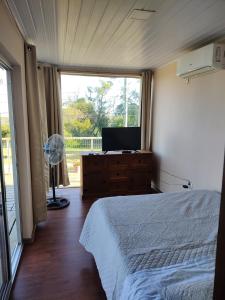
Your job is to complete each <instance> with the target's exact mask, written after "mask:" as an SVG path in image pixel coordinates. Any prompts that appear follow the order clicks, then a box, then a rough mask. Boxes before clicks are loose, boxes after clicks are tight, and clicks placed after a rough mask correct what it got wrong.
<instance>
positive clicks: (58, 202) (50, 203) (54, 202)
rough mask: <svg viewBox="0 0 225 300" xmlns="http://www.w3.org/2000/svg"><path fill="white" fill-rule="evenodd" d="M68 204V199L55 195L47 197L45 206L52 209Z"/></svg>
mask: <svg viewBox="0 0 225 300" xmlns="http://www.w3.org/2000/svg"><path fill="white" fill-rule="evenodd" d="M69 204H70V201H69V200H68V199H65V198H61V197H56V198H55V199H54V198H48V199H47V208H48V210H54V209H62V208H65V207H67V206H68V205H69Z"/></svg>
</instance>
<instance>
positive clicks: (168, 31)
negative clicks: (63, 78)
mask: <svg viewBox="0 0 225 300" xmlns="http://www.w3.org/2000/svg"><path fill="white" fill-rule="evenodd" d="M7 2H8V5H9V7H10V9H11V11H12V13H13V15H14V17H15V18H16V20H17V23H18V25H19V27H20V30H21V31H22V33H23V35H24V36H25V38H26V40H27V41H28V42H30V43H33V44H35V45H36V47H37V55H38V59H39V61H43V62H49V63H54V64H57V65H65V66H86V67H92V66H93V67H110V68H120V69H121V68H126V69H137V70H138V69H147V68H157V67H160V66H162V65H164V64H166V63H168V62H170V61H172V60H174V59H176V58H177V57H179V56H180V55H181V53H182V52H184V51H186V50H189V49H192V48H196V47H197V46H200V45H203V44H206V43H207V42H211V41H214V40H215V39H218V38H221V37H224V36H225V17H224V16H225V1H224V0H7ZM132 9H151V10H156V13H154V14H153V15H152V16H151V17H150V18H149V19H148V20H147V21H137V20H132V19H128V18H127V16H128V14H129V13H130V12H131V10H132Z"/></svg>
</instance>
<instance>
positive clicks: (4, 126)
mask: <svg viewBox="0 0 225 300" xmlns="http://www.w3.org/2000/svg"><path fill="white" fill-rule="evenodd" d="M1 132H2V137H3V138H7V137H10V127H9V124H7V123H4V124H2V126H1Z"/></svg>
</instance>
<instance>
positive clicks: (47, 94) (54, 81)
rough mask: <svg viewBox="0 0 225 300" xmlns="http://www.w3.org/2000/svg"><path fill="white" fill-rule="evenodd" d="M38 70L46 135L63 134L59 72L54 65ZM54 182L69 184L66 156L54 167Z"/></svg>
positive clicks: (41, 66) (40, 66)
mask: <svg viewBox="0 0 225 300" xmlns="http://www.w3.org/2000/svg"><path fill="white" fill-rule="evenodd" d="M38 72H39V82H40V84H39V86H40V87H41V86H42V95H43V97H44V98H45V105H46V106H45V107H46V113H47V127H48V136H49V137H50V136H51V135H52V134H56V133H57V134H61V135H63V125H62V100H61V85H60V73H59V72H58V71H57V68H56V67H55V66H44V65H39V71H38ZM55 182H56V185H57V186H59V185H63V186H67V185H69V184H70V182H69V177H68V171H67V166H66V158H64V160H63V161H62V162H61V163H60V164H59V165H58V166H57V167H56V168H55Z"/></svg>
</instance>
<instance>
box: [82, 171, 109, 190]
mask: <svg viewBox="0 0 225 300" xmlns="http://www.w3.org/2000/svg"><path fill="white" fill-rule="evenodd" d="M107 186H108V182H107V180H106V179H105V177H104V176H103V175H102V174H101V173H100V174H99V173H92V174H88V175H85V174H84V175H83V187H84V190H85V189H87V190H89V189H91V190H94V191H101V190H106V189H107Z"/></svg>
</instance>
